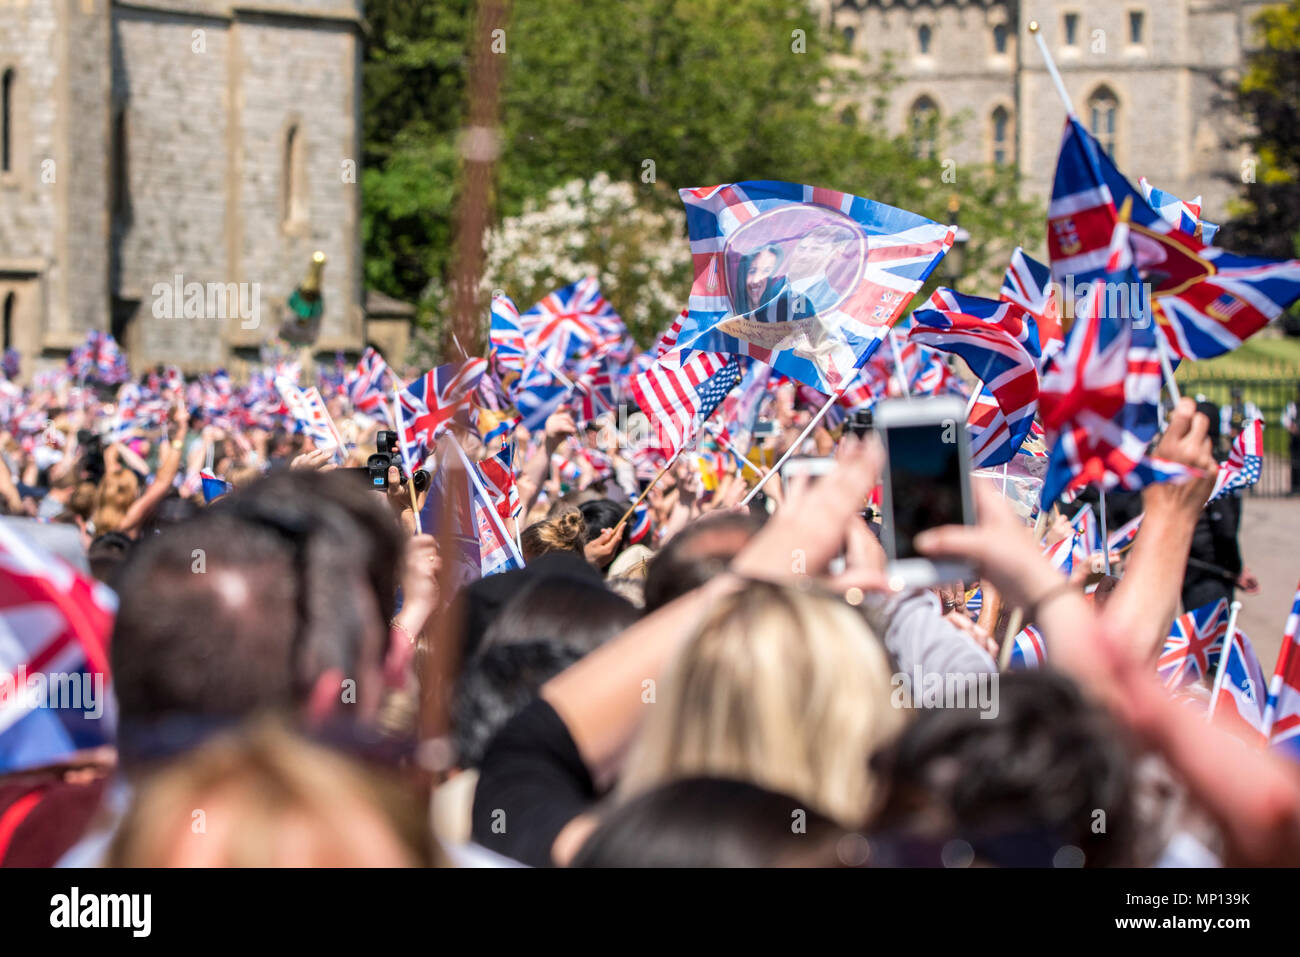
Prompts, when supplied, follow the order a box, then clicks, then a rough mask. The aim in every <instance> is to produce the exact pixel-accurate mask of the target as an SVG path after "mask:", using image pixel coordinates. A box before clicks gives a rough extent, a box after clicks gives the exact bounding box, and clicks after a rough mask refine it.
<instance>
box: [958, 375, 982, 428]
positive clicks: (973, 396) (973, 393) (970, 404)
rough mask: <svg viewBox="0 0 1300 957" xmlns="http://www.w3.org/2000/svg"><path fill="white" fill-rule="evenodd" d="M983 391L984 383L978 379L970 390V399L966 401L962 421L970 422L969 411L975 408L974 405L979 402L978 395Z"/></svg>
mask: <svg viewBox="0 0 1300 957" xmlns="http://www.w3.org/2000/svg"><path fill="white" fill-rule="evenodd" d="M983 391H984V383H983V381H982V380H980V379H976V380H975V387H974V388H973V389H971V390H970V398H969V399H968V400H967V401H966V415H965V416H964V417H963V420H964V421H965V422H967V423H969V422H970V414H971V411H972V410H973V409H974V408H975V403H976V402H978V401H979V397H980V393H981V392H983Z"/></svg>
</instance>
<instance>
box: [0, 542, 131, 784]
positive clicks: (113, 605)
mask: <svg viewBox="0 0 1300 957" xmlns="http://www.w3.org/2000/svg"><path fill="white" fill-rule="evenodd" d="M116 611H117V598H116V596H114V594H113V592H112V591H111V590H110V589H109V588H108V587H107V586H106V585H102V584H100V583H99V582H97V581H95V580H93V579H91V578H89V577H87V576H85V575H83V574H81V573H80V572H78V571H77V570H76V569H74V568H73V567H72V566H71V565H69V564H68V563H67V562H65V561H63V559H61V558H58V557H57V556H55V555H52V554H50V553H49V552H47V551H45V550H44V549H41V548H39V547H37V546H36V545H34V544H31V543H29V542H28V541H26V540H25V539H24V538H23V537H22V536H20V535H19V534H18V533H17V532H16V531H14V530H13V527H12V526H9V525H3V524H0V688H6V689H7V693H5V694H3V695H0V774H4V773H8V772H11V771H20V770H23V769H25V768H33V767H37V766H40V765H45V764H53V763H56V762H58V761H59V760H61V759H63V758H66V757H67V756H69V755H71V754H72V753H73V752H75V751H78V750H81V749H83V748H91V747H98V746H101V745H108V744H112V743H113V737H114V733H115V725H116V706H115V705H114V704H113V702H112V698H111V695H109V693H108V692H109V667H108V641H109V637H110V634H111V632H112V628H113V616H114V614H116ZM40 685H43V686H44V687H45V688H46V689H47V693H46V695H45V697H43V698H42V697H40V696H38V694H37V692H38V690H39V688H38V686H40ZM96 685H98V687H96ZM56 693H57V694H58V696H59V697H58V700H57V701H56V700H53V699H51V698H50V697H49V696H50V695H54V694H56ZM87 694H89V696H90V697H91V698H92V699H93V700H87ZM99 707H102V708H103V710H102V711H100V712H99V714H96V710H97V709H98V708H99Z"/></svg>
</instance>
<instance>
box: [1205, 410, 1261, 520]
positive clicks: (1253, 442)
mask: <svg viewBox="0 0 1300 957" xmlns="http://www.w3.org/2000/svg"><path fill="white" fill-rule="evenodd" d="M1263 467H1264V421H1263V420H1262V419H1248V420H1247V421H1246V423H1245V424H1244V425H1243V426H1242V428H1241V431H1240V432H1239V433H1238V434H1237V437H1236V438H1235V439H1233V440H1232V448H1231V449H1230V450H1229V451H1228V461H1226V462H1224V463H1223V464H1222V465H1220V466H1219V474H1218V475H1216V476H1215V478H1214V491H1212V492H1211V493H1210V498H1209V501H1208V502H1206V504H1207V505H1208V504H1209V502H1213V501H1214V500H1215V499H1216V498H1219V497H1220V496H1222V495H1226V494H1228V493H1229V492H1232V491H1235V490H1237V489H1243V488H1250V487H1251V486H1252V485H1254V484H1255V483H1256V482H1258V481H1259V475H1260V472H1261V471H1262V470H1263Z"/></svg>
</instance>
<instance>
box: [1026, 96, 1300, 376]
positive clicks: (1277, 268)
mask: <svg viewBox="0 0 1300 957" xmlns="http://www.w3.org/2000/svg"><path fill="white" fill-rule="evenodd" d="M1063 176H1064V177H1065V178H1066V179H1068V180H1071V181H1072V182H1073V185H1074V187H1075V188H1074V189H1072V190H1071V193H1072V194H1073V195H1071V196H1069V197H1068V198H1067V197H1066V196H1065V195H1063V194H1061V193H1060V192H1059V186H1060V184H1061V182H1062V178H1063ZM1057 185H1058V191H1057V193H1055V194H1054V195H1053V200H1052V208H1051V211H1050V212H1049V221H1048V237H1047V238H1048V248H1049V249H1050V250H1051V254H1052V272H1053V275H1054V276H1055V277H1056V278H1057V279H1058V280H1059V279H1060V278H1061V277H1062V276H1063V275H1064V274H1066V273H1072V274H1074V276H1075V281H1076V282H1078V281H1079V280H1090V279H1092V278H1094V275H1095V274H1096V273H1097V272H1098V271H1099V270H1100V268H1101V266H1102V264H1103V262H1104V260H1103V259H1102V258H1099V254H1098V252H1097V250H1098V249H1099V248H1100V247H1103V246H1104V244H1105V242H1106V238H1107V237H1108V236H1109V235H1110V234H1111V231H1112V227H1113V225H1114V223H1115V218H1116V210H1118V209H1121V208H1123V207H1124V206H1125V205H1126V204H1131V206H1132V216H1133V236H1132V247H1133V256H1134V260H1135V263H1136V268H1137V270H1138V272H1139V273H1140V275H1141V278H1142V279H1143V280H1145V281H1146V282H1148V283H1150V284H1151V287H1152V290H1151V298H1152V303H1151V312H1152V314H1153V316H1154V318H1155V325H1156V326H1157V327H1158V328H1159V329H1160V332H1161V334H1163V335H1164V337H1165V341H1166V342H1167V343H1168V344H1169V347H1170V349H1171V350H1172V351H1173V353H1174V354H1175V355H1176V356H1178V357H1179V358H1183V359H1210V358H1213V357H1214V356H1218V355H1222V354H1223V353H1225V352H1231V351H1232V350H1233V349H1235V348H1237V347H1238V346H1239V345H1241V343H1242V341H1243V340H1245V339H1246V338H1248V337H1249V336H1252V335H1254V334H1255V333H1256V332H1258V331H1259V330H1260V329H1262V328H1264V326H1266V325H1268V323H1269V322H1271V321H1272V320H1273V319H1275V318H1277V316H1279V315H1280V314H1281V313H1282V312H1283V310H1285V309H1286V308H1287V307H1288V306H1290V305H1291V304H1292V303H1293V302H1295V301H1296V299H1297V298H1300V260H1272V259H1260V258H1256V257H1252V256H1237V255H1234V254H1233V253H1230V252H1227V251H1225V250H1223V249H1219V248H1217V247H1214V246H1206V245H1205V244H1204V243H1202V242H1201V241H1199V240H1197V239H1195V238H1193V237H1192V236H1190V235H1188V234H1187V233H1185V232H1183V231H1182V230H1180V229H1179V228H1178V227H1177V226H1175V225H1172V224H1171V223H1169V222H1167V221H1166V220H1165V218H1164V217H1163V216H1161V215H1160V213H1158V212H1156V211H1155V210H1154V209H1152V208H1151V206H1149V205H1148V204H1147V201H1146V200H1145V199H1144V198H1143V196H1142V194H1141V193H1140V192H1138V191H1137V190H1136V189H1134V188H1133V185H1132V184H1131V183H1130V182H1129V181H1128V180H1127V179H1125V178H1124V175H1123V174H1122V173H1120V171H1119V170H1118V169H1117V168H1116V167H1115V164H1114V163H1113V162H1112V161H1111V159H1110V157H1109V156H1107V155H1106V152H1105V151H1104V150H1103V149H1102V148H1101V146H1100V145H1099V144H1098V143H1097V141H1096V140H1095V139H1093V138H1092V136H1091V135H1090V134H1089V133H1088V132H1087V130H1085V129H1084V128H1083V126H1082V125H1081V124H1080V123H1079V121H1078V120H1077V119H1075V118H1071V119H1070V120H1069V121H1068V123H1067V125H1066V131H1065V142H1064V143H1063V144H1062V147H1061V159H1060V164H1059V165H1058V167H1057Z"/></svg>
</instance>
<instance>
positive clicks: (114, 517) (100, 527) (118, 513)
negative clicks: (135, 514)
mask: <svg viewBox="0 0 1300 957" xmlns="http://www.w3.org/2000/svg"><path fill="white" fill-rule="evenodd" d="M139 495H140V479H139V477H137V476H136V474H135V473H134V472H132V471H131V470H130V469H118V470H117V471H116V472H114V473H113V474H111V475H105V476H104V478H103V480H102V481H101V482H100V483H99V488H97V489H96V490H95V505H94V511H93V512H92V513H91V516H90V519H91V521H92V522H94V523H95V534H97V535H102V534H103V533H104V532H115V531H117V530H118V528H120V527H121V525H122V522H123V521H124V520H125V519H126V513H127V511H128V510H129V509H130V508H131V504H132V503H133V502H134V501H135V500H136V499H137V498H138V497H139Z"/></svg>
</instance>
